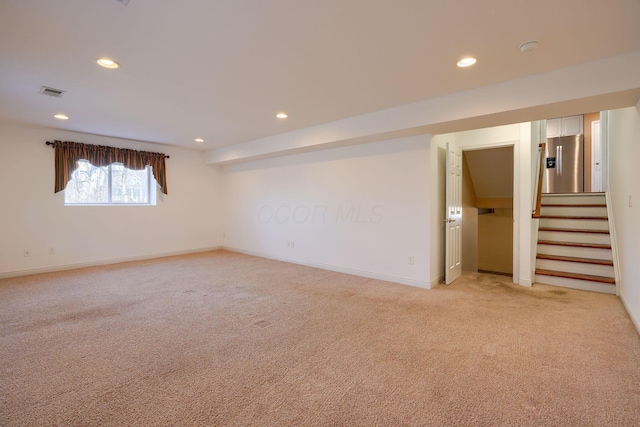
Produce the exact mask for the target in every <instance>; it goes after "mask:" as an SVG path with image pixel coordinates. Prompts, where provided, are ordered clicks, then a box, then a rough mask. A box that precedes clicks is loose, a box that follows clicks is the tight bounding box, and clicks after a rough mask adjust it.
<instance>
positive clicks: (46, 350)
mask: <svg viewBox="0 0 640 427" xmlns="http://www.w3.org/2000/svg"><path fill="white" fill-rule="evenodd" d="M0 325H1V331H0V425H2V426H49V425H59V426H129V425H131V426H214V425H215V426H281V425H284V426H440V425H459V426H462V425H478V426H499V425H508V426H528V425H531V426H544V425H549V426H638V425H640V337H639V336H638V333H637V332H636V330H635V329H634V327H633V325H632V323H631V321H630V319H629V318H628V316H627V314H626V313H625V311H624V308H623V306H622V304H621V303H620V301H619V299H618V298H617V297H615V296H611V295H603V294H596V293H590V292H583V291H574V290H569V289H562V288H554V287H551V286H534V287H533V288H522V287H518V286H515V285H513V284H511V283H510V279H509V278H508V277H504V276H492V275H481V274H465V275H464V276H463V277H462V278H461V279H459V280H458V281H457V282H455V283H454V284H452V285H450V286H444V285H440V286H438V287H436V288H435V289H433V290H422V289H418V288H412V287H408V286H402V285H398V284H393V283H388V282H383V281H377V280H370V279H366V278H362V277H356V276H350V275H346V274H339V273H334V272H330V271H324V270H319V269H314V268H308V267H304V266H299V265H293V264H287V263H282V262H277V261H273V260H267V259H261V258H255V257H250V256H246V255H240V254H235V253H231V252H225V251H217V252H209V253H202V254H195V255H188V256H181V257H171V258H163V259H159V260H152V261H141V262H132V263H125V264H118V265H111V266H105V267H96V268H87V269H80V270H73V271H66V272H58V273H51V274H42V275H34V276H28V277H20V278H12V279H5V280H0Z"/></svg>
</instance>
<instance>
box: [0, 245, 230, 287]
mask: <svg viewBox="0 0 640 427" xmlns="http://www.w3.org/2000/svg"><path fill="white" fill-rule="evenodd" d="M219 249H222V247H221V246H212V247H209V248H198V249H187V250H184V251H173V252H161V253H156V254H148V255H139V256H132V257H124V258H110V259H103V260H97V261H87V262H79V263H74V264H62V265H54V266H49V267H38V268H30V269H27V270H16V271H7V272H4V273H0V279H8V278H11V277H19V276H30V275H32V274H41V273H52V272H54V271H64V270H74V269H76V268H86V267H97V266H100V265H109V264H119V263H121V262H130V261H143V260H146V259H154V258H165V257H169V256H176V255H188V254H195V253H199V252H210V251H216V250H219Z"/></svg>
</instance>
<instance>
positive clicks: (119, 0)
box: [113, 0, 131, 6]
mask: <svg viewBox="0 0 640 427" xmlns="http://www.w3.org/2000/svg"><path fill="white" fill-rule="evenodd" d="M113 1H114V2H116V3H118V4H121V5H123V6H126V5H128V4H129V1H131V0H113Z"/></svg>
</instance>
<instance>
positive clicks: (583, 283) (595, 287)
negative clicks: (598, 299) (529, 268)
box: [536, 274, 616, 294]
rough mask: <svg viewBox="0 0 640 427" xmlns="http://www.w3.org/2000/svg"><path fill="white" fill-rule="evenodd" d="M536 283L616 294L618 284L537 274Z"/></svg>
mask: <svg viewBox="0 0 640 427" xmlns="http://www.w3.org/2000/svg"><path fill="white" fill-rule="evenodd" d="M536 283H541V284H544V285H553V286H562V287H564V288H572V289H582V290H584V291H593V292H602V293H605V294H615V293H616V286H615V285H609V284H606V283H598V282H590V281H587V280H577V279H567V278H565V277H553V276H544V275H541V274H536Z"/></svg>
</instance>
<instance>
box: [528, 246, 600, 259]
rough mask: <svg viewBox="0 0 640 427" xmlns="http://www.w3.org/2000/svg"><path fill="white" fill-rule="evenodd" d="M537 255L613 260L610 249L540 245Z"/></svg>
mask: <svg viewBox="0 0 640 427" xmlns="http://www.w3.org/2000/svg"><path fill="white" fill-rule="evenodd" d="M537 253H539V254H547V255H558V256H570V257H576V258H590V259H603V260H609V261H611V260H612V259H613V257H612V255H611V250H610V249H595V248H577V247H573V246H555V245H538V252H537Z"/></svg>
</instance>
